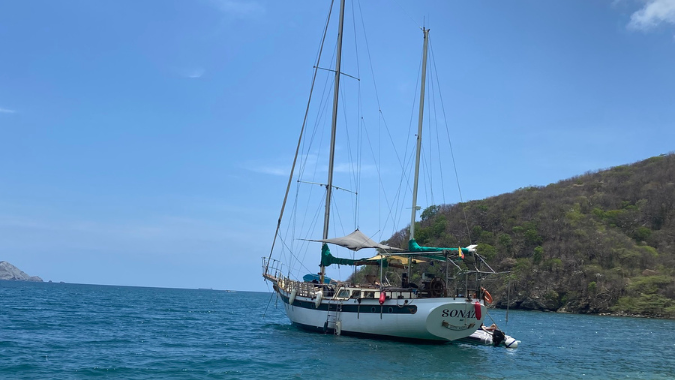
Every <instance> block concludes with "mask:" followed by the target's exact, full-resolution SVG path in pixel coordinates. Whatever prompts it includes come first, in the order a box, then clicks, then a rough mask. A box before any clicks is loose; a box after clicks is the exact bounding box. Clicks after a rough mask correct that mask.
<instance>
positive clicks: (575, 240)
mask: <svg viewBox="0 0 675 380" xmlns="http://www.w3.org/2000/svg"><path fill="white" fill-rule="evenodd" d="M464 215H466V218H467V219H468V226H467V222H466V219H465V217H464ZM421 219H422V221H421V222H419V226H418V227H416V235H417V236H416V238H417V241H418V242H419V243H420V244H422V245H433V246H442V247H454V246H457V245H460V244H461V245H462V246H466V245H468V244H470V243H471V244H478V246H479V252H480V253H481V254H482V255H483V256H485V257H486V258H487V261H488V263H490V264H491V266H492V267H493V268H494V269H495V270H496V271H509V272H510V273H509V274H507V275H502V276H501V278H498V279H497V280H495V281H493V282H489V283H486V286H487V287H488V288H489V289H490V291H491V293H492V295H493V297H494V298H495V306H496V307H502V308H505V307H506V303H507V302H506V300H507V297H506V289H507V284H510V287H511V293H510V294H511V295H510V303H511V304H510V307H512V308H520V309H530V310H550V311H561V312H573V313H615V314H624V315H642V316H651V317H671V318H672V317H675V154H672V153H671V154H669V155H661V156H658V157H652V158H649V159H647V160H644V161H641V162H637V163H634V164H631V165H622V166H617V167H613V168H611V169H608V170H602V171H598V172H593V173H586V174H584V175H581V176H578V177H574V178H570V179H567V180H564V181H560V182H558V183H555V184H550V185H548V186H545V187H528V188H523V189H519V190H516V191H514V192H512V193H508V194H502V195H499V196H495V197H491V198H487V199H484V200H480V201H471V202H466V203H459V204H454V205H442V206H432V207H429V208H427V209H426V210H425V211H424V212H423V213H422V218H421ZM407 240H408V232H407V230H401V231H399V232H398V233H397V234H395V235H394V236H392V238H391V239H390V240H389V241H388V244H390V245H397V246H400V247H405V246H406V243H407ZM437 267H439V266H437ZM368 270H369V269H367V268H366V269H365V271H368ZM429 270H431V271H432V272H433V270H434V268H432V267H430V266H429V265H428V264H421V265H419V266H417V267H416V268H415V274H414V276H413V278H412V280H413V281H415V280H416V279H417V278H418V276H419V273H421V272H423V271H429ZM362 272H363V270H362Z"/></svg>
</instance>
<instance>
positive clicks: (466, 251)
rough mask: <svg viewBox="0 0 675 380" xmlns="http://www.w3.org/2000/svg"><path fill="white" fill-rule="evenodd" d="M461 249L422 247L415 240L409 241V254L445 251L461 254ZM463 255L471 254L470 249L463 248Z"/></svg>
mask: <svg viewBox="0 0 675 380" xmlns="http://www.w3.org/2000/svg"><path fill="white" fill-rule="evenodd" d="M459 249H460V248H442V247H420V245H419V244H417V242H416V241H415V239H410V240H409V241H408V251H409V252H443V251H450V252H453V251H454V252H457V253H459V252H458V251H459ZM461 249H462V253H463V254H465V255H466V254H469V253H471V251H470V250H469V249H468V248H461Z"/></svg>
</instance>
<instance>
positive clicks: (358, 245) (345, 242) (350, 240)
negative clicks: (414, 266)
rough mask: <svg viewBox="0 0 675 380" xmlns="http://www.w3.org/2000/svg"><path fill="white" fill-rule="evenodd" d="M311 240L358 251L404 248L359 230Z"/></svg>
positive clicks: (398, 249)
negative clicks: (383, 241)
mask: <svg viewBox="0 0 675 380" xmlns="http://www.w3.org/2000/svg"><path fill="white" fill-rule="evenodd" d="M310 241H318V242H321V243H330V244H335V245H339V246H340V247H345V248H347V249H351V250H352V251H358V250H359V249H362V248H380V249H384V250H386V251H402V249H400V248H394V247H390V246H388V245H385V244H380V243H376V242H375V241H374V240H373V239H371V238H369V237H368V236H366V235H364V233H363V232H361V231H359V230H356V231H354V232H352V233H351V234H349V235H347V236H343V237H337V238H332V239H322V240H310Z"/></svg>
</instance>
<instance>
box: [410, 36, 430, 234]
mask: <svg viewBox="0 0 675 380" xmlns="http://www.w3.org/2000/svg"><path fill="white" fill-rule="evenodd" d="M422 32H424V48H423V49H422V86H421V90H420V116H419V121H418V124H417V155H416V158H415V185H414V186H413V199H412V216H411V217H410V240H411V241H412V240H414V239H415V217H416V214H417V185H418V182H419V177H420V151H421V150H422V122H423V120H424V89H425V85H426V79H427V45H428V43H429V29H426V28H422Z"/></svg>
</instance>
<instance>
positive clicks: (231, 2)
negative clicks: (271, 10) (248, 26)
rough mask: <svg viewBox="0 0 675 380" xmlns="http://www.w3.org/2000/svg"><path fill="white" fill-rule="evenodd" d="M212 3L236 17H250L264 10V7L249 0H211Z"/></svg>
mask: <svg viewBox="0 0 675 380" xmlns="http://www.w3.org/2000/svg"><path fill="white" fill-rule="evenodd" d="M211 2H212V3H213V5H214V6H215V7H216V8H218V10H220V11H221V12H223V13H227V14H229V15H233V16H236V17H250V16H255V15H259V14H261V13H264V12H265V8H264V7H263V6H262V5H260V4H258V3H257V2H255V1H250V0H211Z"/></svg>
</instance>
